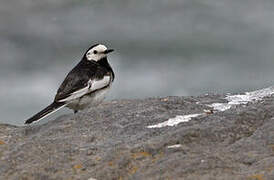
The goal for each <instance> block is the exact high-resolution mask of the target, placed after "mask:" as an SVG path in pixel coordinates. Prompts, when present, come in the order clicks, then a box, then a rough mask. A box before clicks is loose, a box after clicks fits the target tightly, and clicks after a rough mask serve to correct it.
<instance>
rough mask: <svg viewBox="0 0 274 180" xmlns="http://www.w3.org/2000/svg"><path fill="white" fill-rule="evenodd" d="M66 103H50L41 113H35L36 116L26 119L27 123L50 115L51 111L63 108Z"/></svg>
mask: <svg viewBox="0 0 274 180" xmlns="http://www.w3.org/2000/svg"><path fill="white" fill-rule="evenodd" d="M65 105H66V104H65V103H64V102H53V103H52V104H50V105H49V106H48V107H46V108H45V109H43V110H42V111H40V112H39V113H37V114H35V115H34V116H32V117H31V118H29V119H28V120H26V122H25V124H30V123H32V122H34V121H38V120H40V119H43V118H45V117H47V116H48V115H50V114H51V113H54V112H55V111H58V110H59V109H61V108H62V107H64V106H65Z"/></svg>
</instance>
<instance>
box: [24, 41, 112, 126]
mask: <svg viewBox="0 0 274 180" xmlns="http://www.w3.org/2000/svg"><path fill="white" fill-rule="evenodd" d="M112 51H114V50H113V49H108V48H107V47H106V46H105V45H103V44H95V45H93V46H91V47H90V48H88V49H87V51H86V52H85V54H84V56H83V57H82V59H81V61H80V62H79V63H78V64H77V65H76V66H75V67H74V68H73V69H72V70H71V71H70V72H69V73H68V74H67V76H66V78H65V79H64V81H63V82H62V83H61V85H60V87H59V88H58V90H57V93H56V95H55V98H54V100H53V102H52V103H51V104H50V105H49V106H47V107H46V108H44V109H43V110H41V111H40V112H38V113H37V114H35V115H34V116H32V117H31V118H29V119H27V120H26V121H25V124H30V123H32V122H34V121H38V120H41V119H43V118H45V117H47V116H49V115H50V114H52V113H54V112H56V111H58V110H59V109H61V108H63V107H68V108H69V109H72V110H73V111H74V113H77V112H78V111H79V110H83V109H85V108H88V107H90V106H96V105H98V104H100V103H101V102H102V101H103V99H104V97H105V95H106V93H107V91H109V89H110V87H111V84H112V83H113V81H114V77H115V75H114V72H113V70H112V68H111V66H110V64H109V62H108V59H107V55H108V54H109V53H111V52H112Z"/></svg>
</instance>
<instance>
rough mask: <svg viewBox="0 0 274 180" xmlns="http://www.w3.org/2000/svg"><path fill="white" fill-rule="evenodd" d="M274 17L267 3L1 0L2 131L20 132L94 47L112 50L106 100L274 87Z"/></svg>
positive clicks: (232, 0) (264, 0)
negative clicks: (15, 127) (10, 127)
mask: <svg viewBox="0 0 274 180" xmlns="http://www.w3.org/2000/svg"><path fill="white" fill-rule="evenodd" d="M273 12H274V1H271V0H261V1H257V0H230V1H227V0H115V1H111V0H82V1H79V0H58V1H56V0H38V1H32V0H20V1H18V0H9V1H0V101H1V103H0V122H1V123H8V124H15V125H22V124H23V122H24V120H25V119H27V118H28V117H30V116H31V115H33V114H34V113H36V112H38V111H39V110H41V109H42V108H43V107H45V106H46V105H48V104H49V103H51V101H52V100H53V98H54V95H55V93H56V90H57V88H58V86H59V85H60V83H61V82H62V80H63V79H64V77H65V76H66V74H67V73H68V72H69V70H70V69H71V68H72V67H73V66H74V65H75V64H77V63H78V62H79V61H80V59H81V57H82V56H83V53H84V52H85V50H86V49H87V48H88V47H89V46H91V45H92V44H95V43H98V42H99V43H104V44H106V45H107V46H108V47H111V48H114V49H115V50H116V51H115V53H113V54H111V55H110V57H109V61H110V64H111V65H112V66H113V69H114V71H115V73H116V79H115V82H114V84H113V87H112V90H111V92H110V94H109V95H108V99H124V98H127V99H128V98H145V97H157V96H189V95H200V94H206V93H228V92H229V93H239V92H245V91H248V90H255V89H260V88H263V87H267V86H271V85H273V77H274V71H273V69H274V60H273V57H274V23H273V19H274V13H273ZM60 113H61V114H62V113H63V114H66V113H71V112H70V111H65V110H64V111H61V112H60ZM53 117H54V116H53ZM51 118H52V117H51Z"/></svg>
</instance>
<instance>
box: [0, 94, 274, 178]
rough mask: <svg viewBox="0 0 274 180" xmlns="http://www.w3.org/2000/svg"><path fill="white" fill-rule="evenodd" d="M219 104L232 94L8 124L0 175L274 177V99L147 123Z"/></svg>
mask: <svg viewBox="0 0 274 180" xmlns="http://www.w3.org/2000/svg"><path fill="white" fill-rule="evenodd" d="M197 102H198V103H197ZM214 102H225V100H224V96H221V95H205V96H199V97H166V98H148V99H144V100H114V101H110V102H105V103H103V104H101V105H100V106H98V107H96V108H92V109H88V110H86V111H83V112H79V113H77V114H75V115H74V114H69V115H65V116H61V117H59V118H57V119H55V120H53V121H50V122H48V123H46V124H43V125H37V124H36V125H35V124H34V125H30V126H25V127H15V126H10V125H0V177H1V179H16V180H17V179H35V180H37V179H41V180H42V179H56V180H57V179H97V180H101V179H159V180H160V179H186V180H195V179H199V180H211V179H218V180H231V179H236V180H237V179H239V180H246V179H247V180H249V179H250V180H263V179H264V180H268V179H274V118H273V117H274V111H273V110H274V98H273V97H268V98H264V99H263V101H260V102H256V103H249V104H247V105H245V106H236V107H234V108H231V109H230V110H227V111H224V112H215V113H212V114H210V113H209V114H206V113H204V114H203V115H201V116H199V117H196V118H193V119H192V120H191V121H188V122H183V123H180V124H178V125H177V126H173V127H163V128H152V129H151V128H147V126H149V125H154V124H158V123H161V122H164V121H166V120H168V119H169V118H173V117H175V116H176V115H187V114H195V113H203V110H204V109H210V108H209V107H208V106H207V105H208V104H210V103H214ZM178 144H179V145H178ZM173 145H178V146H177V147H176V146H175V147H173V148H172V147H171V148H170V147H169V146H173Z"/></svg>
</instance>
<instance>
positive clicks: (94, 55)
mask: <svg viewBox="0 0 274 180" xmlns="http://www.w3.org/2000/svg"><path fill="white" fill-rule="evenodd" d="M106 50H107V47H106V46H104V45H102V44H98V45H97V46H95V47H93V48H92V49H90V50H89V51H88V52H87V53H86V57H87V60H89V61H91V60H93V61H99V60H100V59H102V58H104V57H106V56H107V54H105V51H106Z"/></svg>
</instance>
